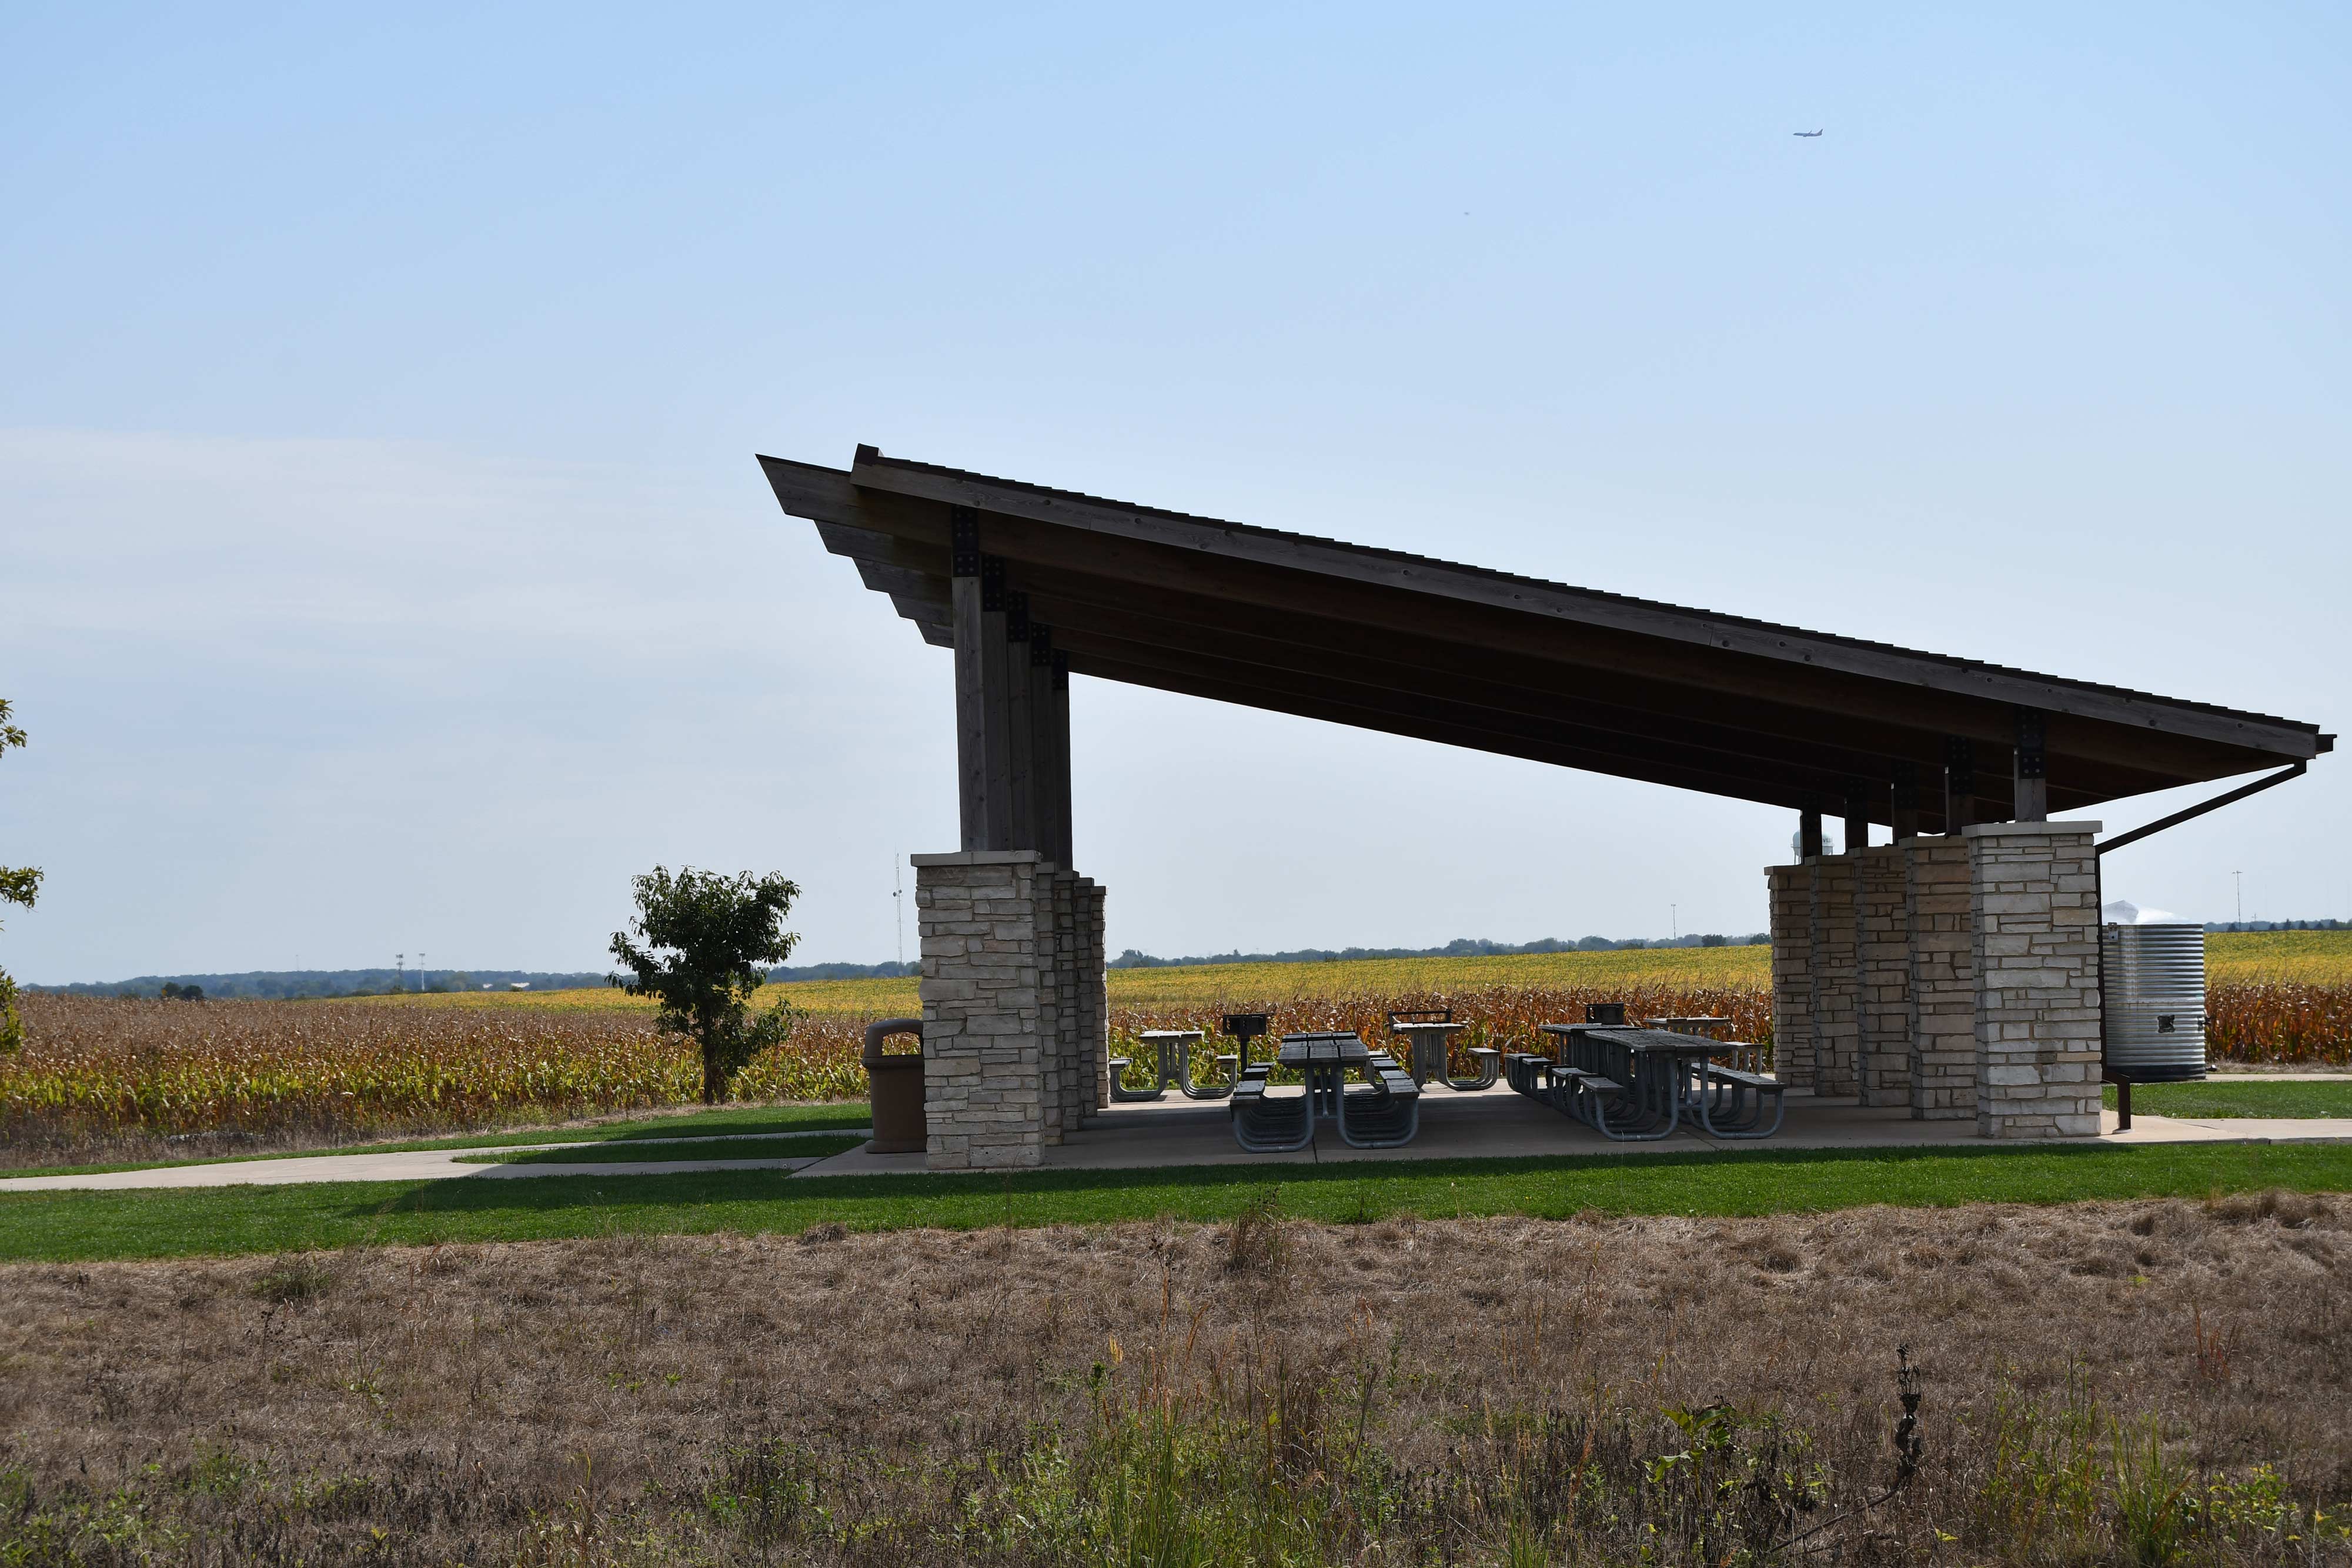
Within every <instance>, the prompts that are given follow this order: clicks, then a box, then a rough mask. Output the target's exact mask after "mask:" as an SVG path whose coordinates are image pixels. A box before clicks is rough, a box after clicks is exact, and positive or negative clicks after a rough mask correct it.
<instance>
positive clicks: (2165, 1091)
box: [2106, 1078, 2352, 1118]
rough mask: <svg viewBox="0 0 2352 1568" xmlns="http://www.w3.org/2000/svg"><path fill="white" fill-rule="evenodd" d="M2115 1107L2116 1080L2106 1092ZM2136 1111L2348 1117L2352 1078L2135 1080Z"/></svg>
mask: <svg viewBox="0 0 2352 1568" xmlns="http://www.w3.org/2000/svg"><path fill="white" fill-rule="evenodd" d="M2106 1102H2107V1109H2108V1110H2110V1111H2112V1110H2114V1109H2115V1108H2116V1090H2115V1085H2113V1084H2109V1085H2108V1086H2107V1091H2106ZM2132 1114H2134V1115H2135V1116H2138V1115H2147V1116H2190V1117H2200V1118H2201V1117H2215V1116H2352V1079H2337V1080H2334V1081H2322V1082H2304V1083H2298V1082H2294V1081H2292V1080H2290V1081H2288V1082H2284V1083H2280V1082H2270V1081H2265V1080H2262V1079H2243V1078H2242V1079H2237V1080H2234V1081H2223V1082H2215V1081H2213V1080H2210V1079H2209V1080H2207V1081H2206V1082H2202V1083H2135V1084H2133V1085H2132Z"/></svg>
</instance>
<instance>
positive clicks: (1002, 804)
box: [957, 555, 1018, 850]
mask: <svg viewBox="0 0 2352 1568" xmlns="http://www.w3.org/2000/svg"><path fill="white" fill-rule="evenodd" d="M975 635H976V636H977V638H978V641H979V643H980V650H979V661H978V662H979V665H980V687H981V690H980V702H979V705H978V706H979V711H980V716H981V721H982V725H983V730H982V737H981V738H982V745H981V753H982V768H983V771H984V772H985V774H986V777H985V779H983V781H982V796H981V800H982V817H983V821H982V836H983V837H984V838H985V839H986V840H987V842H986V843H984V844H982V846H981V847H982V849H991V850H1009V849H1014V848H1017V847H1018V846H1017V845H1016V844H1014V842H1013V837H1014V832H1013V722H1012V721H1013V716H1012V713H1011V711H1010V709H1009V706H1008V700H1007V699H1008V695H1009V694H1008V693H1007V691H1006V687H1007V686H1008V685H1011V681H1010V678H1009V676H1010V670H1009V661H1008V660H1007V657H1006V643H1005V635H1004V562H1003V561H1002V560H1000V559H997V558H996V557H994V556H992V555H983V556H982V557H981V558H980V625H979V628H978V631H977V632H976V633H975ZM957 646H958V649H959V651H961V646H962V644H961V639H959V641H958V643H957Z"/></svg>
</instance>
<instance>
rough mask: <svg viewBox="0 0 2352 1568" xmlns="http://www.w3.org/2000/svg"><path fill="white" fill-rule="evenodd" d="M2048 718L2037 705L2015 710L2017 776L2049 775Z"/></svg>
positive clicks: (2038, 776)
mask: <svg viewBox="0 0 2352 1568" xmlns="http://www.w3.org/2000/svg"><path fill="white" fill-rule="evenodd" d="M2049 735H2050V719H2049V716H2048V715H2047V714H2045V713H2043V712H2042V710H2041V709H2040V708H2038V707H2021V708H2019V709H2018V710H2017V777H2019V778H2020V779H2047V778H2048V777H2050V745H2049Z"/></svg>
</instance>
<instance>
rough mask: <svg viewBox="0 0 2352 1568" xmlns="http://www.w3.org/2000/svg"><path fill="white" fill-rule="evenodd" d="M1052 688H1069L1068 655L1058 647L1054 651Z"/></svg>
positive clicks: (1064, 690)
mask: <svg viewBox="0 0 2352 1568" xmlns="http://www.w3.org/2000/svg"><path fill="white" fill-rule="evenodd" d="M1054 689H1055V691H1057V692H1066V691H1068V690H1069V689H1070V656H1069V655H1068V654H1067V653H1062V652H1061V651H1060V650H1058V649H1056V650H1055V653H1054Z"/></svg>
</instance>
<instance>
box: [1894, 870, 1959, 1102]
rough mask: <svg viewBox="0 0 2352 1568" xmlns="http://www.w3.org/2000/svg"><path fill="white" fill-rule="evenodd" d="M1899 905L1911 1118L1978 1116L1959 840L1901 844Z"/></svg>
mask: <svg viewBox="0 0 2352 1568" xmlns="http://www.w3.org/2000/svg"><path fill="white" fill-rule="evenodd" d="M1901 848H1902V851H1903V862H1904V865H1903V869H1904V885H1903V908H1904V915H1905V918H1906V923H1907V924H1908V925H1909V928H1910V943H1909V949H1910V953H1909V956H1910V963H1909V966H1908V968H1909V975H1908V980H1909V985H1908V988H1907V989H1908V993H1909V1001H1908V1006H1907V1012H1908V1016H1909V1021H1910V1030H1909V1032H1910V1067H1911V1117H1912V1120H1914V1121H1918V1122H1953V1121H1958V1120H1960V1119H1962V1118H1964V1117H1969V1116H1973V1115H1975V1114H1976V1113H1977V1039H1976V1018H1977V986H1976V960H1975V958H1974V956H1972V951H1971V949H1972V939H1971V937H1970V936H1969V931H1970V923H1969V848H1968V844H1967V843H1966V842H1965V841H1962V840H1961V839H1959V838H1957V837H1954V836H1952V835H1949V834H1947V835H1944V836H1942V837H1932V838H1916V839H1906V840H1904V841H1903V842H1902V845H1901Z"/></svg>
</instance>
